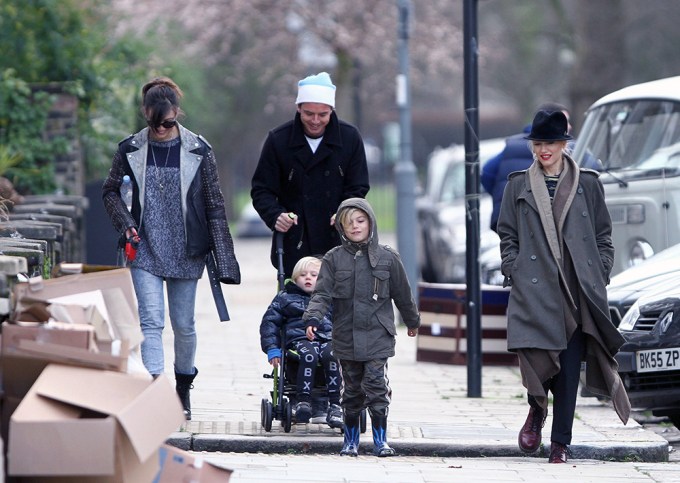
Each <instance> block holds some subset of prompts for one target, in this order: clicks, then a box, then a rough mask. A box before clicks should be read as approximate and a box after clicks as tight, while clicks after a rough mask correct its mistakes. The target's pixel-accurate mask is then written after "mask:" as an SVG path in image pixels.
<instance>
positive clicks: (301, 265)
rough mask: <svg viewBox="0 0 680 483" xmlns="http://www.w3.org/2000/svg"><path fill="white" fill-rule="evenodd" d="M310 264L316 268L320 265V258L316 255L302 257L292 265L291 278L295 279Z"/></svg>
mask: <svg viewBox="0 0 680 483" xmlns="http://www.w3.org/2000/svg"><path fill="white" fill-rule="evenodd" d="M310 265H316V267H317V269H318V268H320V267H321V260H319V259H318V258H317V257H302V258H301V259H300V260H298V262H297V263H296V264H295V267H293V275H292V277H291V278H292V279H293V280H295V279H296V278H298V277H299V276H300V274H301V273H302V272H304V271H305V270H307V269H308V267H309V266H310Z"/></svg>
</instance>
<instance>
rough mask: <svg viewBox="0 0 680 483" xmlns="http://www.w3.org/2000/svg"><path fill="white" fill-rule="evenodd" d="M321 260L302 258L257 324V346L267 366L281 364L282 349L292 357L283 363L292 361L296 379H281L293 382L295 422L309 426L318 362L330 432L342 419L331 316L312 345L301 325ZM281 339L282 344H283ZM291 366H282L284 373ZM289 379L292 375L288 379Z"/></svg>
mask: <svg viewBox="0 0 680 483" xmlns="http://www.w3.org/2000/svg"><path fill="white" fill-rule="evenodd" d="M320 267H321V260H319V259H318V258H316V257H304V258H302V259H300V260H299V261H298V262H297V264H296V265H295V267H294V268H293V274H292V278H291V279H290V280H288V281H287V282H286V283H285V285H284V288H283V290H281V291H280V292H279V293H278V294H277V295H276V297H274V300H272V302H271V304H270V305H269V307H268V308H267V311H266V312H265V314H264V316H263V317H262V322H261V324H260V345H261V347H262V351H263V352H264V353H266V354H267V359H268V360H269V363H270V364H271V365H272V366H274V367H275V368H277V367H279V365H280V364H281V358H282V357H283V356H284V354H282V347H284V346H285V350H286V351H287V352H288V353H289V354H291V355H294V356H293V357H288V358H287V359H286V361H288V360H291V359H295V360H296V363H297V371H296V375H295V377H294V378H293V377H287V375H286V374H282V375H281V377H283V378H284V380H285V379H289V380H294V381H295V387H296V391H295V397H294V399H295V400H296V401H297V402H296V404H295V407H294V409H293V412H294V414H295V421H296V422H298V423H308V422H309V419H310V417H311V415H312V406H311V399H312V390H313V389H314V387H315V380H316V377H317V365H318V364H319V362H321V366H322V367H323V372H324V375H325V382H326V389H327V393H328V400H329V403H330V405H329V407H328V412H327V414H326V423H327V424H328V425H329V426H330V427H331V428H342V426H343V417H342V409H341V406H340V384H341V380H340V370H339V366H338V362H337V360H336V359H335V357H333V354H332V348H331V332H332V322H331V319H330V313H329V314H326V316H325V317H324V319H323V321H322V322H321V323H320V325H319V329H318V331H317V332H316V337H315V339H314V340H313V341H311V340H309V339H307V336H306V334H305V323H304V322H303V321H302V314H304V312H305V309H306V308H307V305H308V304H309V300H310V298H311V295H312V292H314V288H315V287H316V279H317V276H318V275H319V268H320ZM282 339H283V340H282ZM291 367H293V364H290V365H289V364H284V372H285V371H287V370H289V369H290V368H291ZM289 376H292V375H289Z"/></svg>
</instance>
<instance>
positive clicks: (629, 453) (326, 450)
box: [166, 432, 668, 463]
mask: <svg viewBox="0 0 680 483" xmlns="http://www.w3.org/2000/svg"><path fill="white" fill-rule="evenodd" d="M364 439H365V440H368V441H364V442H362V443H361V445H360V450H359V451H360V455H366V456H373V454H372V449H373V445H372V443H371V442H370V436H368V438H364ZM166 443H168V444H169V445H172V446H175V447H178V448H180V449H183V450H186V451H200V452H221V453H278V454H337V453H338V452H339V449H340V447H341V446H342V437H341V436H339V435H338V436H330V437H329V436H310V435H303V436H299V437H295V436H273V437H263V436H243V435H224V434H222V435H215V434H192V433H187V432H177V433H173V434H172V435H171V436H170V438H168V440H167V441H166ZM390 446H391V447H392V448H394V449H395V451H396V452H397V454H398V455H401V456H424V457H456V458H493V457H499V458H500V457H527V458H547V457H548V449H547V448H545V446H544V445H541V448H540V449H539V451H537V452H536V453H534V454H531V455H527V454H525V453H523V452H521V451H520V450H519V448H518V447H517V446H516V445H514V444H513V445H509V444H507V443H499V442H497V441H488V442H484V443H475V444H463V443H455V442H451V441H446V440H423V439H422V438H419V439H409V438H399V439H394V440H392V441H390ZM570 450H571V453H572V458H574V459H591V460H601V461H618V462H631V461H636V462H646V463H659V462H667V461H668V442H666V441H664V442H644V443H640V442H637V443H636V442H631V443H627V444H616V443H611V442H602V443H598V442H594V443H588V444H574V445H571V446H570Z"/></svg>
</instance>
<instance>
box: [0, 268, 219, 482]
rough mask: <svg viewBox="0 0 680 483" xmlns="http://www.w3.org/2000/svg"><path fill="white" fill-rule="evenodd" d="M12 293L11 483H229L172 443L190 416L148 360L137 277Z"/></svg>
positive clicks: (5, 359) (4, 347)
mask: <svg viewBox="0 0 680 483" xmlns="http://www.w3.org/2000/svg"><path fill="white" fill-rule="evenodd" d="M13 294H14V300H13V302H14V310H13V311H12V315H11V320H8V321H5V322H3V324H2V333H1V351H0V377H1V378H2V380H1V381H2V409H1V413H0V429H1V432H2V439H3V441H4V447H5V448H4V449H5V452H6V460H5V461H6V467H5V470H6V473H7V475H8V481H12V479H16V481H43V480H44V481H69V482H85V481H97V482H134V483H141V482H158V483H166V482H171V481H196V482H205V481H211V482H212V481H228V480H229V474H230V473H231V471H229V470H225V469H220V468H217V467H214V466H212V465H209V464H202V461H201V460H200V458H196V457H195V456H194V455H192V454H190V453H187V452H184V451H181V450H178V449H176V448H172V447H169V446H167V445H165V444H164V442H165V440H166V439H167V438H168V436H169V435H170V434H171V433H172V432H173V431H176V430H177V429H178V427H179V426H181V425H182V423H183V422H184V415H183V412H182V406H181V404H180V402H179V399H178V397H177V394H176V393H175V389H174V387H173V385H172V383H171V382H170V380H169V379H168V378H167V377H165V376H163V375H161V376H160V377H159V378H157V379H155V380H154V379H153V378H152V377H151V376H150V375H149V373H148V372H147V371H146V370H145V369H144V366H143V364H142V362H141V356H140V352H139V347H140V344H141V341H142V338H143V337H142V334H141V330H140V327H139V320H138V316H137V309H136V307H137V301H136V297H135V294H134V288H133V285H132V279H131V277H130V273H129V270H128V269H115V270H108V271H100V272H95V273H79V274H73V275H68V276H65V277H60V278H54V279H49V280H43V279H36V280H31V281H30V282H26V283H20V284H17V285H16V286H15V287H14V290H13ZM186 477H191V479H190V480H185V478H186Z"/></svg>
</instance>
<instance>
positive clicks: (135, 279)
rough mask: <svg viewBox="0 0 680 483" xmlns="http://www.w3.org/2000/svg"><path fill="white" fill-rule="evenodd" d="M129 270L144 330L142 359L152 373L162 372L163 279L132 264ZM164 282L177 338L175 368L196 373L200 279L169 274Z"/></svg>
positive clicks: (163, 361) (185, 372) (177, 370)
mask: <svg viewBox="0 0 680 483" xmlns="http://www.w3.org/2000/svg"><path fill="white" fill-rule="evenodd" d="M130 271H131V274H132V283H133V284H134V286H135V293H136V294H137V304H138V306H139V320H140V323H141V327H142V334H144V341H143V342H142V362H144V367H146V369H147V370H148V371H149V373H151V374H162V373H163V372H164V369H165V360H164V357H163V329H164V328H165V300H164V294H163V281H164V279H163V277H158V276H156V275H153V274H151V273H149V272H147V271H146V270H142V269H140V268H131V269H130ZM165 283H166V285H167V290H168V308H169V309H170V323H171V324H172V332H173V334H174V338H175V345H174V348H175V363H174V368H175V372H176V373H178V374H194V360H195V357H196V321H195V319H194V306H195V304H196V286H197V285H198V280H193V279H179V278H169V279H166V280H165Z"/></svg>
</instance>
